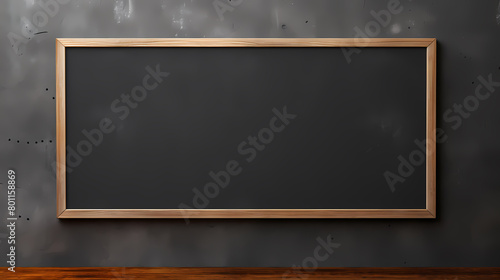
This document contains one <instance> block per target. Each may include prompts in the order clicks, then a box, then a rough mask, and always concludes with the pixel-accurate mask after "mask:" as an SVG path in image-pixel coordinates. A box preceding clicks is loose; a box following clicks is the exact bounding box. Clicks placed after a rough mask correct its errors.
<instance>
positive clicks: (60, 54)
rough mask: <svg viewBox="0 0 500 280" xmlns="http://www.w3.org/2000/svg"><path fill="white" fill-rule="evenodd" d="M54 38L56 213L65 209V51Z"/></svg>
mask: <svg viewBox="0 0 500 280" xmlns="http://www.w3.org/2000/svg"><path fill="white" fill-rule="evenodd" d="M65 49H66V48H65V47H64V45H63V44H62V43H61V42H60V41H59V40H57V39H56V178H57V179H56V188H57V215H58V216H59V215H61V214H62V213H63V212H64V210H65V209H66V51H65Z"/></svg>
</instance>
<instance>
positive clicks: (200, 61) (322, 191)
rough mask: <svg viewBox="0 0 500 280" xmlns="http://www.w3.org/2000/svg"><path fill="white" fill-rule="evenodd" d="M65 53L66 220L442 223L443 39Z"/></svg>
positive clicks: (61, 92)
mask: <svg viewBox="0 0 500 280" xmlns="http://www.w3.org/2000/svg"><path fill="white" fill-rule="evenodd" d="M56 47H57V58H58V61H57V78H58V81H57V84H58V94H57V98H58V100H57V110H58V111H57V112H58V115H57V122H58V127H57V128H58V138H57V141H58V143H57V144H58V162H57V164H56V166H57V167H58V169H57V170H58V217H60V218H384V217H388V218H405V217H408V218H433V217H435V157H434V154H435V141H432V139H433V137H434V134H435V124H434V122H435V40H434V39H364V40H363V41H359V40H354V39H205V40H204V39H185V40H176V39H58V40H57V41H56ZM426 140H427V142H426ZM419 143H420V144H419ZM422 143H423V144H422Z"/></svg>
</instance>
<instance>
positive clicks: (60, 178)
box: [56, 38, 436, 219]
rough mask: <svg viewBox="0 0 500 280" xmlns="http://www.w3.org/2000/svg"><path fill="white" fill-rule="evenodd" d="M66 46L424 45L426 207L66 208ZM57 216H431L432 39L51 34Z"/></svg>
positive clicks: (433, 143) (433, 209) (433, 166)
mask: <svg viewBox="0 0 500 280" xmlns="http://www.w3.org/2000/svg"><path fill="white" fill-rule="evenodd" d="M66 47H425V48H427V74H426V75H427V76H426V78H427V93H426V94H427V105H426V106H427V108H426V110H427V123H426V126H427V131H426V134H427V139H428V140H429V139H432V140H434V141H428V144H427V145H428V147H427V149H428V152H427V155H426V172H427V175H426V209H185V210H182V209H66V123H65V121H66V108H65V95H66V85H65V67H66V66H65V48H66ZM56 79H57V81H56V87H57V88H56V90H57V94H56V96H57V100H56V107H57V112H56V115H57V125H56V127H57V138H56V141H57V216H58V218H63V219H66V218H83V219H93V218H108V219H123V218H184V219H186V218H189V219H196V218H218V219H232V218H249V219H282V218H286V219H295V218H298V219H327V218H355V219H365V218H396V219H397V218H435V217H436V153H435V150H436V141H435V129H436V39H433V38H361V39H354V38H298V39H296V38H190V39H177V38H66V39H62V38H60V39H56Z"/></svg>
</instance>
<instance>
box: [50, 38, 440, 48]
mask: <svg viewBox="0 0 500 280" xmlns="http://www.w3.org/2000/svg"><path fill="white" fill-rule="evenodd" d="M58 40H59V42H61V43H62V44H63V45H64V46H66V47H427V46H429V44H431V43H432V42H433V40H435V39H433V38H188V39H185V38H64V39H63V38H60V39H58Z"/></svg>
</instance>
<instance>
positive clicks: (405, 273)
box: [0, 267, 500, 280]
mask: <svg viewBox="0 0 500 280" xmlns="http://www.w3.org/2000/svg"><path fill="white" fill-rule="evenodd" d="M16 271H17V272H15V273H13V272H9V271H7V269H6V268H4V269H2V270H1V272H0V278H1V279H9V280H10V279H44V280H51V279H67V280H72V279H172V280H173V279H175V280H177V279H179V280H180V279H183V280H184V279H221V280H223V279H231V280H233V279H244V280H247V279H337V280H355V279H356V280H358V279H394V280H396V279H398V280H399V279H403V280H413V279H436V280H445V279H446V280H472V279H474V280H483V279H484V280H490V279H500V268H487V267H484V268H483V267H481V268H318V269H316V270H310V271H304V270H302V271H300V272H301V273H302V275H299V274H293V273H292V270H291V268H238V267H234V268H232V267H228V268H189V267H186V268H138V267H128V268H120V267H70V268H57V267H54V268H52V267H51V268H37V267H28V268H24V267H19V268H17V269H16ZM301 276H302V277H301ZM306 276H307V278H306Z"/></svg>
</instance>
